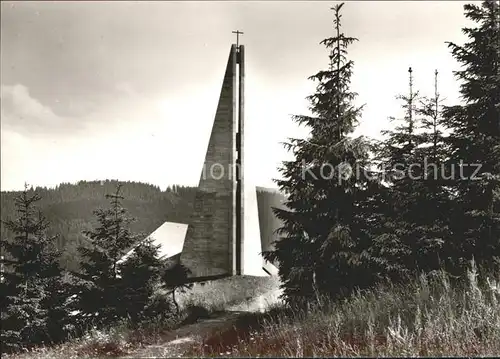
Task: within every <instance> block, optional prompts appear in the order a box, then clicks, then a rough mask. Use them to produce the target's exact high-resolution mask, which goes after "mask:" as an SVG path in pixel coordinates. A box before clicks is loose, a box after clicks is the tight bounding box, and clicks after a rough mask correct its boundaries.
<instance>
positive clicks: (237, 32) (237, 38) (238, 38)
mask: <svg viewBox="0 0 500 359" xmlns="http://www.w3.org/2000/svg"><path fill="white" fill-rule="evenodd" d="M233 34H236V47H237V48H239V46H240V35H243V32H241V31H240V30H236V31H233Z"/></svg>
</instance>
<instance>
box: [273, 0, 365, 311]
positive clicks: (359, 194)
mask: <svg viewBox="0 0 500 359" xmlns="http://www.w3.org/2000/svg"><path fill="white" fill-rule="evenodd" d="M343 5H344V3H342V4H340V5H336V6H335V7H334V8H332V10H333V11H334V20H333V24H334V35H333V36H332V37H329V38H327V39H325V40H323V41H321V44H323V45H324V46H325V47H326V48H327V49H328V50H329V60H330V61H329V66H328V68H327V69H326V70H323V71H319V72H318V73H317V74H315V75H313V76H311V77H310V80H313V81H315V82H317V87H316V92H315V93H314V94H313V95H311V96H309V97H308V100H309V102H310V112H311V115H297V116H294V117H293V119H294V121H296V122H297V123H298V124H300V125H305V126H307V127H308V128H309V129H310V136H309V137H308V138H307V139H297V138H294V139H290V140H289V142H288V143H286V144H285V146H286V148H287V149H288V150H289V151H293V153H294V156H295V159H294V160H292V161H286V162H284V163H283V166H282V168H281V169H280V171H281V173H282V175H283V179H282V180H277V181H276V182H277V184H278V185H279V187H280V190H281V191H282V192H283V193H284V194H286V195H287V201H286V203H285V204H286V206H287V209H286V210H282V209H274V211H275V214H276V215H277V217H278V218H279V219H281V220H282V221H283V227H282V228H280V230H279V234H280V237H281V240H279V241H277V242H276V243H275V249H274V250H273V251H269V252H266V253H264V257H265V258H266V259H267V260H269V261H272V262H274V261H277V263H278V265H279V276H280V277H281V279H282V283H283V289H284V295H285V298H286V299H287V300H289V302H294V303H295V302H302V303H303V302H308V301H311V300H314V298H316V296H317V295H318V294H320V295H328V296H331V297H339V296H342V295H345V294H347V293H349V292H350V291H352V290H353V289H354V288H356V287H364V286H366V285H368V284H369V283H370V282H371V274H372V273H371V271H370V270H369V262H368V259H369V258H367V256H368V252H367V249H368V247H369V236H368V235H367V232H366V228H367V219H366V217H365V216H364V213H363V212H364V211H365V209H366V207H365V206H363V205H362V204H363V203H364V200H365V198H366V196H367V194H366V192H367V191H368V188H369V185H370V181H369V180H368V179H369V178H368V177H369V176H366V174H367V172H366V171H368V168H367V167H368V143H367V141H366V140H365V139H364V138H362V137H361V138H355V139H353V138H352V136H351V135H352V132H353V130H354V128H355V125H356V123H357V121H358V118H359V116H360V114H361V110H362V108H361V107H357V106H355V105H354V103H353V102H354V99H355V98H356V96H357V94H356V93H355V92H352V91H351V90H350V82H351V76H352V71H353V65H354V63H353V61H352V60H348V58H347V48H348V46H349V45H351V44H352V43H353V42H355V41H357V39H356V38H353V37H348V36H346V35H345V34H344V33H342V32H341V23H340V20H341V9H342V7H343ZM355 169H356V171H355ZM358 169H362V170H361V171H358ZM353 172H356V173H353Z"/></svg>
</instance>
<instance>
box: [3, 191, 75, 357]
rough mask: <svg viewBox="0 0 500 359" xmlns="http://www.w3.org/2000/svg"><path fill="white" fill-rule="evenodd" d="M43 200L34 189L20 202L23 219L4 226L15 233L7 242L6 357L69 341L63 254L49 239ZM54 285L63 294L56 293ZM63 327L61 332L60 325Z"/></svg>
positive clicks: (5, 285)
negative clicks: (38, 204)
mask: <svg viewBox="0 0 500 359" xmlns="http://www.w3.org/2000/svg"><path fill="white" fill-rule="evenodd" d="M40 199H41V197H40V196H39V195H38V194H37V193H33V191H32V190H28V186H27V185H26V186H25V189H24V191H23V192H21V194H20V195H19V196H17V197H16V198H15V205H16V211H17V218H16V219H15V220H7V221H4V222H3V223H4V225H5V226H6V227H7V229H8V230H9V231H10V232H11V233H13V234H14V237H13V238H12V239H11V240H7V241H2V247H3V250H4V251H5V253H4V256H3V260H2V265H4V271H3V273H2V275H3V280H2V308H3V309H2V352H3V351H10V350H15V349H19V348H20V347H22V346H32V345H36V344H40V343H42V342H45V343H47V342H55V341H60V340H61V339H63V335H64V330H63V329H62V328H63V326H64V324H65V320H64V319H66V318H67V312H66V310H65V308H64V306H63V305H61V303H60V302H61V298H64V297H65V294H64V293H61V292H64V288H63V287H62V284H61V283H62V282H61V276H62V272H61V268H60V267H59V263H58V259H59V253H58V252H57V251H56V250H55V246H54V238H51V237H48V236H47V235H46V230H47V228H48V226H49V223H48V222H47V220H46V219H45V217H44V216H43V215H42V214H41V213H40V212H39V211H37V208H36V202H38V201H39V200H40ZM54 286H60V289H61V290H60V291H58V292H53V291H52V290H53V288H54ZM59 319H61V320H62V321H61V322H58V323H57V325H59V328H58V329H57V330H56V329H55V325H56V322H57V321H58V320H59Z"/></svg>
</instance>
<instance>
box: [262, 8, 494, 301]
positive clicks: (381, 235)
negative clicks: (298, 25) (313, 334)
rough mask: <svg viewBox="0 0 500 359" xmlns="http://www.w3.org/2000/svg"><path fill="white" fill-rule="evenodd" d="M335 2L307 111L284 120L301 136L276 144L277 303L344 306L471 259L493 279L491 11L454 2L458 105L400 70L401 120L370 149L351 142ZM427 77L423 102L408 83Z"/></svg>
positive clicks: (344, 45)
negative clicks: (460, 13)
mask: <svg viewBox="0 0 500 359" xmlns="http://www.w3.org/2000/svg"><path fill="white" fill-rule="evenodd" d="M343 5H344V4H340V5H337V6H335V7H334V8H333V9H332V10H333V12H334V16H333V20H334V21H333V35H332V37H329V38H327V39H325V40H323V41H322V42H321V44H323V45H324V46H325V47H326V48H327V50H328V51H329V53H328V56H329V66H328V67H327V68H326V69H324V70H321V71H319V72H318V73H316V74H315V75H313V76H311V77H310V79H311V80H314V81H315V83H316V85H317V87H316V91H315V92H314V93H313V94H312V95H311V96H309V97H308V100H309V101H310V111H311V114H309V115H298V116H294V117H293V119H294V120H295V121H296V122H297V123H299V124H301V125H305V126H307V127H308V128H309V129H310V135H309V137H308V138H306V139H298V138H294V139H291V140H290V141H289V142H288V143H287V144H286V147H287V148H288V149H289V150H290V151H292V152H293V154H294V156H295V158H294V159H293V160H290V161H286V162H284V163H283V165H282V167H281V173H282V177H283V179H281V180H278V181H277V184H278V185H279V187H280V189H281V191H282V192H283V193H285V194H286V195H287V202H286V206H287V208H285V209H283V208H281V209H279V208H275V209H274V211H275V213H276V215H277V216H278V217H279V218H280V219H281V220H282V221H283V226H282V228H281V229H280V230H279V235H280V240H279V241H277V242H276V243H275V244H276V246H275V249H274V250H273V251H269V252H266V253H265V257H266V258H267V259H268V260H272V261H276V262H278V263H279V275H280V277H281V279H282V282H283V289H284V295H285V298H286V299H287V301H288V302H289V303H295V304H306V303H311V302H314V301H315V300H317V298H320V297H321V296H327V297H330V298H344V297H345V296H346V295H348V294H349V293H351V292H353V291H355V290H360V289H361V290H362V289H365V288H369V287H371V286H373V285H374V284H376V283H378V282H381V281H387V280H390V281H392V282H396V283H398V282H401V283H404V282H405V281H406V280H408V279H409V278H411V277H412V276H414V275H416V274H418V273H421V272H426V273H432V272H433V271H436V270H440V269H444V270H446V271H448V272H449V273H452V274H453V275H455V276H457V277H460V276H461V275H463V274H464V273H465V269H466V266H467V265H468V263H469V262H470V261H471V260H472V259H474V260H475V262H476V263H477V264H478V265H479V266H480V267H481V268H482V269H483V270H485V271H492V270H498V269H499V265H500V76H499V74H500V69H499V67H500V41H499V39H500V29H499V27H500V25H499V24H500V10H499V9H500V6H499V2H498V1H492V0H489V1H484V2H483V3H482V4H481V5H465V6H464V10H465V16H466V17H467V19H469V20H472V21H473V22H474V23H476V27H471V28H465V29H463V33H464V34H465V35H467V37H468V42H466V43H465V44H463V45H457V44H454V43H448V47H449V49H450V50H451V54H452V56H453V57H454V58H455V59H456V60H457V61H458V62H459V63H460V64H461V65H462V68H461V69H460V70H458V71H455V72H454V74H455V76H456V78H457V79H458V80H459V82H460V93H461V97H462V101H461V103H460V104H456V105H453V106H446V105H445V104H444V103H443V96H442V94H441V93H440V91H439V72H438V71H437V70H436V71H435V73H434V74H422V73H419V72H418V69H417V68H415V69H413V68H412V67H410V68H409V70H408V89H407V90H404V92H403V94H402V95H400V96H398V99H399V101H400V102H401V116H396V117H393V118H392V120H393V123H394V126H393V128H392V129H391V130H387V131H385V132H384V133H383V135H384V136H383V140H381V141H375V140H373V139H369V138H366V137H362V136H361V137H354V136H353V131H354V130H355V128H356V125H357V121H358V120H359V118H360V116H361V113H362V110H363V108H362V106H361V107H357V106H356V105H355V104H354V100H355V98H356V96H357V94H356V93H355V92H354V91H352V90H351V84H350V82H351V77H352V74H353V70H354V63H353V61H352V60H350V59H348V47H349V45H351V44H352V43H354V42H356V41H357V39H356V38H353V37H349V36H347V35H346V34H344V33H343V32H342V27H341V9H342V7H343ZM397 75H398V74H391V76H397ZM401 75H404V74H401ZM432 75H434V76H433V77H434V78H433V79H434V87H433V88H429V89H423V90H425V91H426V92H428V93H429V95H428V96H423V95H422V94H421V93H420V90H421V89H416V88H415V86H414V84H413V79H414V77H415V76H429V77H431V76H432ZM388 76H389V74H388ZM380 85H381V84H373V86H380ZM388 115H390V114H388ZM367 120H368V121H370V120H371V121H377V120H378V119H370V118H369V119H367ZM425 164H428V165H427V166H425Z"/></svg>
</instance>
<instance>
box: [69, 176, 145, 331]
mask: <svg viewBox="0 0 500 359" xmlns="http://www.w3.org/2000/svg"><path fill="white" fill-rule="evenodd" d="M120 189H121V186H120V185H118V186H117V189H116V192H115V193H114V194H111V195H110V194H107V195H106V198H107V199H109V201H110V207H109V208H106V209H97V210H95V211H94V214H95V216H96V218H97V227H96V228H94V229H93V230H90V231H84V234H85V236H86V237H87V241H88V243H87V245H84V246H80V247H79V248H78V250H79V252H80V255H81V258H82V263H81V272H82V273H81V279H82V281H81V283H80V285H79V292H78V293H77V297H78V299H77V309H78V310H79V311H80V315H81V316H83V318H82V320H83V323H82V324H84V323H85V324H87V323H89V321H90V322H93V323H94V324H99V325H103V324H110V323H112V322H114V321H116V320H118V319H119V318H120V317H121V316H120V308H123V300H124V298H123V295H122V294H123V293H122V292H121V289H122V287H121V284H120V277H119V268H118V266H119V261H120V259H121V258H122V257H123V256H124V255H125V253H126V252H127V251H128V250H130V248H131V247H132V246H133V244H135V243H136V242H137V240H138V235H136V234H133V233H132V232H131V231H130V229H129V225H130V223H131V222H132V221H133V218H130V217H128V215H127V211H126V209H125V208H123V206H122V204H121V200H123V197H122V196H121V195H120Z"/></svg>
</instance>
